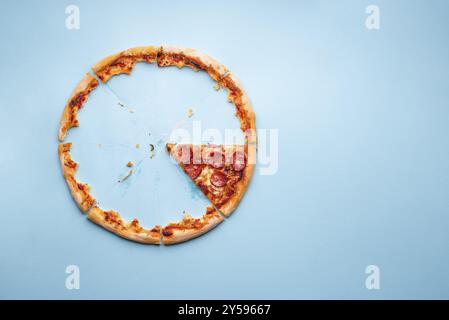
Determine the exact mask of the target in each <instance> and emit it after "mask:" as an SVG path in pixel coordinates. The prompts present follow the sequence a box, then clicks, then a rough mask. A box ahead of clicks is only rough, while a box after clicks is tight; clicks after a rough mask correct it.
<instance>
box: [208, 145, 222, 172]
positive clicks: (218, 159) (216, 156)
mask: <svg viewBox="0 0 449 320" xmlns="http://www.w3.org/2000/svg"><path fill="white" fill-rule="evenodd" d="M203 163H205V164H208V165H211V166H212V167H214V168H216V169H219V168H223V166H224V156H223V152H221V150H220V149H219V148H218V147H213V148H212V149H206V150H204V152H203Z"/></svg>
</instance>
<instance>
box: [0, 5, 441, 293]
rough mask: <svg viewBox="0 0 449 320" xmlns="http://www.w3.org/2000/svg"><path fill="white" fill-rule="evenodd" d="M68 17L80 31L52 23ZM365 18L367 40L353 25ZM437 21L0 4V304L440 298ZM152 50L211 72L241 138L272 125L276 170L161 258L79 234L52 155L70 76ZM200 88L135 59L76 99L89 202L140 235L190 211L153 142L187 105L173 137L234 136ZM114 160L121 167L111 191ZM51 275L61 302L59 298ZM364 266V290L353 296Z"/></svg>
mask: <svg viewBox="0 0 449 320" xmlns="http://www.w3.org/2000/svg"><path fill="white" fill-rule="evenodd" d="M69 4H76V5H78V6H79V8H80V10H81V28H80V30H67V29H66V27H65V19H66V14H65V8H66V6H67V5H69ZM370 4H376V5H378V6H379V8H380V13H381V28H380V30H375V31H369V30H367V29H366V27H365V19H366V17H367V14H366V13H365V9H366V6H367V5H370ZM448 12H449V3H448V2H447V1H380V0H376V1H355V0H354V1H338V2H337V1H278V2H276V3H275V2H274V1H245V2H243V1H226V2H219V1H214V2H212V1H169V2H163V1H157V2H156V1H154V2H152V1H132V2H131V1H130V2H127V3H126V4H125V2H122V1H120V2H119V1H72V2H66V1H58V2H56V1H45V2H42V1H20V2H19V1H2V4H1V11H0V37H1V40H2V54H1V62H0V63H1V70H2V72H1V73H0V97H1V107H0V141H1V146H2V152H1V156H0V174H1V177H2V178H1V179H0V208H1V209H0V212H1V219H2V224H1V225H2V226H1V232H0V298H13V299H16V298H42V299H47V298H60V299H79V298H126V299H128V298H153V299H154V298H156V299H158V298H165V299H170V298H181V299H199V298H202V299H206V298H207V299H214V298H223V299H240V298H263V299H265V298H266V299H270V298H274V299H277V298H284V299H292V298H357V299H359V298H363V299H365V298H367V299H377V298H386V299H390V298H449V272H448V267H449V257H448V243H449V232H448V227H449V215H448V210H449V139H448V134H449V126H448V124H449V109H448V108H449V105H448V101H449V79H448V77H449V73H448V67H449V59H448V57H449V45H448V39H449V20H448V19H447V13H448ZM163 43H170V44H176V45H182V46H187V47H193V48H196V49H198V50H199V51H202V52H205V53H208V54H210V55H212V56H214V57H216V58H217V59H218V60H220V61H221V62H223V63H224V64H225V65H227V66H228V67H229V68H230V69H231V70H232V71H233V72H234V73H235V74H236V75H237V76H238V77H239V78H240V79H241V80H242V82H243V84H244V86H245V88H246V89H247V92H248V94H249V96H250V97H251V99H252V101H253V104H254V109H255V111H256V114H257V125H258V127H259V128H264V129H278V130H279V168H278V171H277V173H276V174H274V175H268V176H267V175H261V174H260V168H261V167H262V165H259V167H258V169H257V170H256V173H255V175H254V178H253V181H252V184H251V186H250V188H249V189H248V192H247V194H246V196H245V198H244V199H243V201H242V202H241V204H240V206H239V208H238V209H237V210H236V212H235V213H234V215H233V216H231V218H230V219H228V220H226V221H225V222H224V223H222V224H221V225H220V226H218V227H217V228H216V229H215V230H213V231H212V232H209V233H208V234H207V235H205V236H203V237H201V238H198V239H195V240H193V241H189V242H187V243H185V244H182V245H177V246H172V247H167V246H159V247H158V246H144V245H139V244H135V243H132V242H129V241H126V240H122V239H120V238H118V237H116V236H114V235H113V234H110V233H108V232H106V231H103V230H101V229H100V228H98V227H97V226H95V225H94V224H92V223H90V222H89V221H87V220H86V219H85V217H84V216H83V214H82V213H81V212H80V211H79V210H78V208H77V207H76V205H75V203H74V202H73V201H72V199H71V197H70V194H69V191H68V189H67V187H66V185H65V181H64V180H63V178H62V176H61V172H60V166H59V162H58V158H57V153H56V150H57V145H58V141H57V139H56V133H57V128H58V124H59V118H60V114H61V112H62V109H63V107H64V104H65V102H66V99H67V98H68V96H69V95H70V92H71V91H72V89H73V87H74V86H75V85H76V83H77V82H78V81H79V79H80V78H81V77H82V76H83V74H84V73H85V72H87V71H88V70H89V67H90V66H91V65H92V64H93V63H95V62H96V61H98V60H99V59H100V58H102V57H104V56H105V55H107V54H111V53H114V52H117V51H119V50H122V49H125V48H129V47H133V46H138V45H159V44H163ZM212 86H213V82H212V81H211V80H209V79H208V77H207V76H206V75H205V74H201V73H198V74H197V73H194V72H193V71H191V70H187V69H185V70H184V69H183V70H177V69H170V68H167V69H164V70H161V69H158V70H157V69H156V68H155V67H154V66H151V65H145V64H141V65H138V66H137V67H136V69H135V71H134V73H133V75H132V76H131V77H127V76H120V77H116V78H114V79H113V80H111V81H110V84H109V88H108V87H106V86H101V87H100V88H99V89H97V90H95V91H94V93H93V94H92V95H91V97H90V98H89V101H88V103H87V104H86V106H85V109H83V110H82V111H81V112H80V123H81V127H80V128H76V129H73V130H72V131H70V133H69V135H68V138H67V141H73V142H74V147H73V157H74V159H75V160H76V161H78V162H80V164H81V167H80V171H79V175H78V176H79V178H80V179H81V180H83V181H86V182H89V183H90V184H91V185H92V188H93V193H94V195H95V196H96V197H97V198H98V199H99V201H100V203H101V205H102V206H103V207H105V208H113V209H116V210H120V211H121V212H122V214H123V216H125V217H126V218H132V217H134V216H137V217H139V219H140V220H141V221H142V223H143V224H144V225H145V226H151V225H153V224H155V223H166V222H168V221H170V220H173V219H179V217H180V216H181V212H182V210H187V211H189V212H191V213H192V214H193V215H200V214H201V213H202V211H201V210H203V208H204V205H205V204H206V203H207V201H206V200H205V199H204V197H202V195H201V194H199V193H198V192H197V191H196V190H195V189H194V188H193V187H192V185H191V183H190V182H189V181H188V179H187V178H186V177H185V176H184V175H183V173H182V172H181V171H180V170H179V169H177V167H176V166H175V165H173V163H172V162H170V161H169V158H168V156H167V155H166V154H165V153H164V152H162V148H161V146H162V144H163V140H164V137H166V134H167V133H169V132H170V130H171V129H172V128H173V126H175V125H176V122H177V121H182V120H183V119H185V118H186V117H185V115H186V112H187V109H188V108H189V107H194V109H195V116H194V117H193V118H192V119H190V120H188V121H185V122H184V124H183V125H184V126H185V127H187V128H188V127H189V126H190V125H191V121H193V120H201V121H202V124H203V126H204V127H217V128H221V129H222V128H226V127H231V128H232V127H237V126H238V123H237V121H236V119H235V118H234V117H233V112H232V109H230V107H229V105H228V104H227V103H226V96H225V93H224V92H222V91H220V92H215V91H214V90H213V89H212ZM193 89H194V90H193ZM113 92H114V93H115V94H114V93H113ZM117 97H119V99H120V100H121V101H123V102H124V103H125V104H126V105H128V106H130V107H132V108H134V109H135V111H136V112H135V113H130V112H128V111H127V109H126V108H120V107H119V106H118V105H117V100H118V99H117ZM219 118H220V119H223V120H220V121H217V119H219ZM149 133H152V135H151V136H150V135H149ZM161 141H162V142H161ZM136 143H140V144H141V145H142V148H141V149H135V148H134V147H133V146H134V144H136ZM149 143H155V144H157V143H159V144H158V145H157V146H158V147H157V150H156V151H157V153H156V156H155V158H154V159H152V160H151V159H148V153H147V149H145V148H148V144H149ZM98 144H101V145H102V146H101V147H99V146H98ZM130 160H132V161H134V162H135V163H140V165H139V166H138V168H137V169H139V170H138V172H137V173H136V174H135V175H133V176H132V177H131V178H130V179H129V181H127V183H124V184H117V183H116V180H117V179H118V177H120V176H121V175H122V174H124V173H126V168H125V166H124V165H125V164H126V162H128V161H130ZM140 161H142V162H140ZM169 192H170V193H172V194H173V199H172V198H171V197H169V196H168V193H169ZM71 264H75V265H78V266H79V267H80V272H81V289H80V290H67V289H66V287H65V279H66V277H67V274H65V268H66V266H67V265H71ZM370 264H374V265H378V266H379V268H380V272H381V275H380V285H381V289H380V290H367V289H366V287H365V278H366V276H367V275H366V274H365V268H366V266H367V265H370Z"/></svg>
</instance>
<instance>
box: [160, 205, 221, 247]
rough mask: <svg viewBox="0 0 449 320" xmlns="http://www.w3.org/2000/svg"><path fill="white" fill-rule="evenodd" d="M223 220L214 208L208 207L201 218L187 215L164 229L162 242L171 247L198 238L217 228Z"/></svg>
mask: <svg viewBox="0 0 449 320" xmlns="http://www.w3.org/2000/svg"><path fill="white" fill-rule="evenodd" d="M223 220H224V219H223V217H222V216H221V215H220V214H219V213H218V212H217V211H216V210H215V208H214V207H212V206H209V207H207V209H206V213H205V214H204V215H203V216H202V217H201V218H192V217H191V216H190V215H188V214H185V215H184V217H183V218H182V220H181V221H179V222H173V223H170V224H168V225H166V226H165V227H163V228H162V242H163V243H164V244H166V245H171V244H176V243H180V242H184V241H187V240H190V239H193V238H196V237H198V236H200V235H202V234H204V233H206V232H208V231H209V230H211V229H213V228H215V227H216V226H217V225H218V224H220V223H221V222H222V221H223Z"/></svg>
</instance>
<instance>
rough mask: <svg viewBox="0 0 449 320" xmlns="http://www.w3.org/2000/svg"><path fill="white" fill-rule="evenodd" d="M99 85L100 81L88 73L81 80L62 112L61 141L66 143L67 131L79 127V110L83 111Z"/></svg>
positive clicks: (60, 124)
mask: <svg viewBox="0 0 449 320" xmlns="http://www.w3.org/2000/svg"><path fill="white" fill-rule="evenodd" d="M98 85H99V83H98V80H97V79H95V78H94V77H93V76H92V75H91V74H90V73H86V75H85V76H84V77H83V79H81V81H80V82H79V83H78V85H77V86H76V87H75V89H74V90H73V92H72V94H71V95H70V98H69V100H68V101H67V104H66V105H65V107H64V111H63V112H62V116H61V120H60V123H59V132H58V138H59V141H64V139H65V136H66V135H67V131H68V130H69V129H70V128H72V127H77V126H78V119H77V114H78V110H79V109H81V108H82V107H83V105H84V103H85V102H86V101H87V97H88V96H89V93H90V92H91V91H92V90H94V89H95V88H96V87H97V86H98Z"/></svg>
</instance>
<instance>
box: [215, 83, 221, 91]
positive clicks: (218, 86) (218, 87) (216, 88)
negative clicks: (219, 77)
mask: <svg viewBox="0 0 449 320" xmlns="http://www.w3.org/2000/svg"><path fill="white" fill-rule="evenodd" d="M220 88H221V86H220V84H219V83H217V84H216V85H215V86H214V89H215V91H218V90H220Z"/></svg>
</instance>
